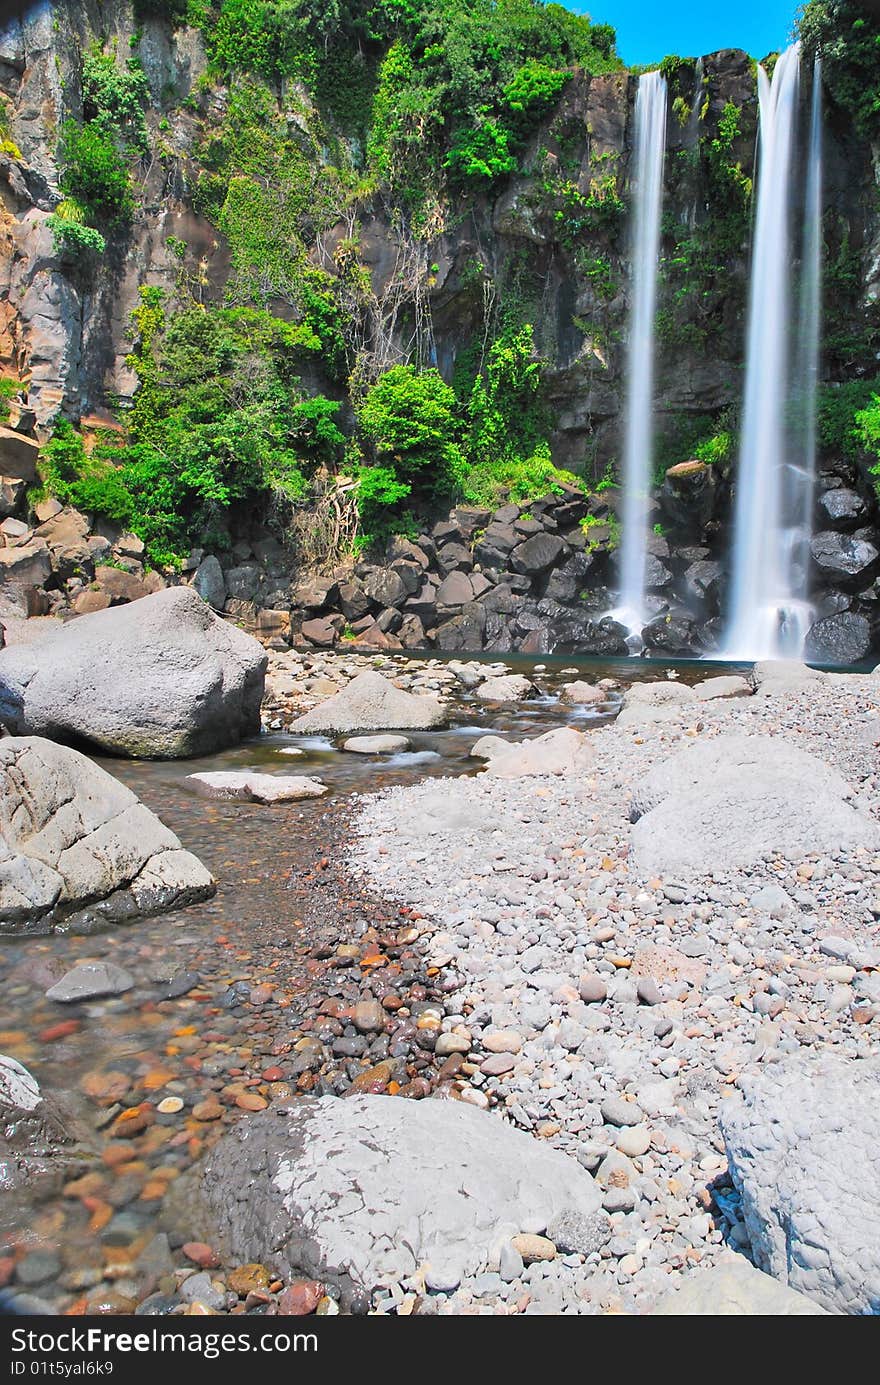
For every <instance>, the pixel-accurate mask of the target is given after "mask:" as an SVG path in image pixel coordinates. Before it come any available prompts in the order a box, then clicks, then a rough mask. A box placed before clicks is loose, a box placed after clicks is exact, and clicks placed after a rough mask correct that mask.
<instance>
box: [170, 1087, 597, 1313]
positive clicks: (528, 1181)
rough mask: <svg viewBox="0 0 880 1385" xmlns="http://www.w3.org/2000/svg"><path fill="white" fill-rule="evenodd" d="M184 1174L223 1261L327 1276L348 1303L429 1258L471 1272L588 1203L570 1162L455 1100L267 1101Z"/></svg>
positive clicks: (593, 1195)
mask: <svg viewBox="0 0 880 1385" xmlns="http://www.w3.org/2000/svg"><path fill="white" fill-rule="evenodd" d="M196 1176H197V1178H198V1186H197V1194H196V1197H197V1205H198V1207H199V1208H200V1211H201V1213H202V1215H204V1216H205V1217H206V1224H207V1225H209V1226H211V1227H212V1228H213V1230H214V1231H215V1232H216V1234H217V1236H218V1237H219V1238H220V1241H221V1243H222V1244H223V1245H224V1246H225V1247H227V1248H228V1251H229V1253H231V1254H233V1255H235V1256H237V1257H238V1258H239V1260H256V1261H260V1262H265V1263H269V1264H273V1265H277V1266H278V1267H279V1269H281V1270H283V1272H285V1273H286V1272H288V1271H301V1272H304V1273H307V1274H314V1275H317V1276H319V1277H320V1278H322V1279H330V1280H332V1281H335V1282H337V1283H339V1284H340V1286H341V1287H342V1288H343V1290H344V1291H345V1293H346V1294H347V1296H348V1297H349V1298H350V1297H352V1296H357V1295H358V1294H359V1293H360V1294H364V1293H366V1292H369V1291H370V1290H371V1289H373V1288H375V1287H377V1286H380V1285H383V1284H391V1283H400V1281H401V1280H402V1279H404V1278H406V1277H407V1276H408V1275H411V1274H413V1273H414V1272H415V1271H416V1270H417V1269H418V1268H419V1267H420V1266H423V1265H430V1264H433V1263H434V1262H436V1263H437V1265H438V1266H442V1274H443V1277H444V1280H445V1279H446V1278H447V1277H450V1282H451V1281H452V1280H455V1279H456V1278H464V1277H466V1276H468V1275H473V1274H475V1273H477V1272H478V1271H479V1269H480V1268H481V1267H483V1266H484V1265H485V1264H486V1261H487V1259H488V1258H489V1255H490V1252H491V1249H492V1247H493V1246H494V1245H497V1244H498V1243H499V1241H501V1240H502V1239H503V1238H504V1237H505V1236H513V1235H516V1234H517V1233H518V1232H519V1231H520V1230H521V1228H522V1227H523V1225H524V1224H538V1223H540V1224H541V1225H547V1224H548V1223H549V1222H551V1221H552V1220H553V1218H554V1217H556V1216H558V1215H560V1214H562V1213H573V1214H577V1215H579V1216H582V1217H591V1216H593V1215H594V1214H595V1213H596V1212H598V1210H599V1207H600V1195H599V1192H598V1190H597V1188H596V1187H595V1185H594V1183H593V1180H592V1178H591V1177H590V1175H589V1174H587V1173H586V1171H585V1170H584V1169H583V1168H582V1167H581V1166H580V1164H578V1163H577V1162H576V1161H575V1160H573V1159H570V1158H568V1157H567V1156H566V1155H564V1154H561V1153H559V1152H558V1151H556V1150H553V1149H550V1148H548V1147H546V1146H545V1145H543V1144H541V1143H540V1142H539V1141H537V1140H535V1139H533V1138H531V1137H530V1136H528V1135H525V1134H523V1133H522V1132H520V1131H517V1130H515V1129H513V1128H512V1127H511V1126H509V1125H507V1124H505V1123H504V1122H503V1121H501V1120H499V1119H498V1118H497V1117H496V1116H494V1115H490V1114H488V1113H486V1112H483V1111H479V1110H477V1109H475V1108H474V1107H472V1106H469V1105H467V1104H466V1103H464V1102H458V1101H440V1100H428V1101H419V1102H409V1101H399V1100H396V1099H395V1098H391V1097H380V1096H366V1095H358V1096H352V1097H347V1098H345V1099H344V1100H339V1099H336V1098H332V1097H331V1098H322V1099H320V1100H311V1099H309V1098H305V1099H303V1100H300V1101H297V1102H296V1104H295V1105H294V1106H280V1105H279V1106H276V1107H274V1108H270V1110H268V1111H266V1112H263V1113H261V1114H260V1115H257V1116H254V1117H251V1118H250V1119H249V1120H247V1121H242V1122H241V1123H240V1124H239V1126H237V1127H236V1129H235V1130H233V1131H231V1132H230V1133H229V1134H228V1135H227V1136H225V1137H224V1138H223V1139H222V1140H221V1141H220V1142H219V1143H218V1145H217V1146H216V1147H215V1149H214V1150H212V1152H211V1154H210V1155H209V1157H208V1159H207V1161H206V1163H205V1165H204V1168H203V1170H201V1172H200V1173H199V1174H197V1175H196ZM213 1243H214V1242H212V1244H213Z"/></svg>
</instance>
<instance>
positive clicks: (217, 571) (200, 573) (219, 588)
mask: <svg viewBox="0 0 880 1385" xmlns="http://www.w3.org/2000/svg"><path fill="white" fill-rule="evenodd" d="M192 587H193V590H194V591H197V592H198V594H199V596H200V597H201V598H202V600H203V601H207V603H208V605H209V606H212V607H213V608H214V610H215V611H222V610H223V605H224V602H225V601H226V582H225V579H224V577H223V569H222V567H221V566H220V564H219V562H218V561H217V559H216V558H215V557H214V555H213V553H209V554H208V556H207V558H203V559H202V561H201V562H200V563H199V565H198V567H197V568H196V575H195V577H194V578H193V579H192Z"/></svg>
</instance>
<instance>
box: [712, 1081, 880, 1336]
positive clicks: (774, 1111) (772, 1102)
mask: <svg viewBox="0 0 880 1385" xmlns="http://www.w3.org/2000/svg"><path fill="white" fill-rule="evenodd" d="M740 1086H741V1088H742V1096H741V1097H738V1098H737V1097H734V1098H731V1100H730V1101H727V1102H725V1103H724V1104H723V1106H722V1108H721V1117H720V1120H721V1131H722V1134H723V1136H724V1143H725V1146H726V1149H727V1159H728V1165H729V1168H730V1173H731V1177H732V1178H733V1181H734V1183H735V1184H736V1187H737V1188H738V1189H739V1192H740V1194H741V1197H742V1208H743V1216H744V1218H745V1224H746V1229H747V1231H748V1234H749V1239H750V1241H751V1248H752V1254H753V1256H754V1258H755V1261H756V1263H757V1264H758V1265H759V1266H760V1268H761V1269H763V1270H765V1271H767V1273H769V1274H772V1275H773V1276H774V1277H775V1278H776V1279H778V1280H780V1281H781V1282H782V1283H783V1284H788V1286H789V1288H791V1289H794V1290H796V1291H797V1292H799V1293H803V1294H807V1295H808V1296H809V1297H810V1298H811V1299H812V1300H814V1301H815V1302H816V1303H818V1304H821V1305H822V1306H823V1307H824V1308H827V1309H828V1310H829V1311H830V1312H836V1313H851V1314H873V1315H876V1314H878V1313H880V1184H878V1171H877V1147H878V1143H880V1060H878V1059H877V1058H876V1057H872V1058H866V1059H850V1058H843V1057H836V1056H831V1055H828V1054H823V1055H821V1056H819V1057H813V1056H811V1057H809V1058H807V1057H797V1058H788V1059H785V1060H784V1061H781V1062H778V1063H770V1064H767V1065H766V1067H764V1069H763V1071H762V1072H761V1074H760V1075H759V1076H750V1077H743V1078H741V1079H740Z"/></svg>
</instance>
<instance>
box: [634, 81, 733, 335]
mask: <svg viewBox="0 0 880 1385" xmlns="http://www.w3.org/2000/svg"><path fill="white" fill-rule="evenodd" d="M741 119H742V112H741V110H740V107H739V106H736V105H734V104H733V102H728V103H727V104H726V105H725V107H724V110H723V111H722V113H721V116H720V117H719V120H718V124H717V128H716V129H715V130H714V131H713V130H709V131H704V132H703V133H702V134H701V136H700V145H699V166H700V169H701V171H702V175H703V180H704V183H705V189H706V193H705V200H706V206H707V208H708V210H707V213H706V215H705V217H704V218H702V219H701V220H700V222H699V223H698V224H697V225H695V226H694V227H692V228H688V229H686V230H682V228H681V226H680V225H679V224H678V223H677V222H676V221H675V220H674V219H672V218H670V217H667V218H666V220H665V223H664V235H665V240H666V244H667V245H668V246H669V249H668V250H667V251H666V253H665V254H664V255H663V258H662V261H661V276H662V290H661V291H662V300H661V305H660V308H659V310H658V313H657V321H656V328H657V335H658V337H659V339H660V341H661V342H665V343H667V344H668V345H671V346H679V347H691V348H697V347H700V346H703V345H705V344H706V343H707V342H708V340H709V339H710V337H711V336H712V334H713V333H714V332H716V331H717V330H718V329H719V327H720V326H721V322H720V319H719V315H718V308H719V305H720V304H721V302H722V299H723V298H724V297H725V296H727V297H729V295H730V289H731V287H732V286H733V285H735V283H736V280H735V279H732V278H731V275H730V267H731V264H735V263H736V261H737V260H739V259H740V258H741V257H742V256H743V255H744V253H745V248H746V244H747V241H748V234H749V217H750V211H751V200H752V180H751V178H750V177H749V175H748V174H747V173H745V172H744V171H743V168H742V164H741V162H740V160H739V159H738V158H737V157H736V155H735V144H736V141H737V140H738V139H739V137H740V134H741ZM696 171H697V170H696V169H695V167H694V162H693V155H692V152H691V151H690V150H681V151H679V152H678V154H677V155H676V156H675V160H674V162H673V165H672V179H673V186H675V185H676V183H677V184H678V185H679V186H681V185H682V184H685V185H686V184H687V182H688V180H689V179H692V178H693V177H694V175H695V173H696Z"/></svg>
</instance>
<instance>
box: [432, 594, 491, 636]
mask: <svg viewBox="0 0 880 1385" xmlns="http://www.w3.org/2000/svg"><path fill="white" fill-rule="evenodd" d="M447 580H448V579H447ZM438 595H439V593H438ZM485 629H486V611H485V608H484V607H483V606H481V605H480V604H479V602H476V601H469V602H468V603H467V604H466V605H465V606H462V608H461V611H460V612H459V614H458V615H457V616H453V617H452V619H451V620H446V621H444V622H443V624H442V625H440V626H438V629H437V634H436V636H435V639H436V643H437V648H438V649H445V650H463V651H468V650H470V651H473V650H478V649H482V648H483V634H484V632H485Z"/></svg>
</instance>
